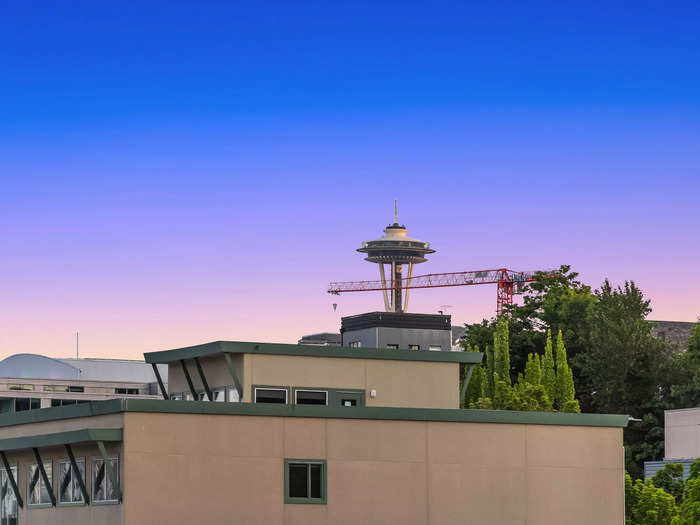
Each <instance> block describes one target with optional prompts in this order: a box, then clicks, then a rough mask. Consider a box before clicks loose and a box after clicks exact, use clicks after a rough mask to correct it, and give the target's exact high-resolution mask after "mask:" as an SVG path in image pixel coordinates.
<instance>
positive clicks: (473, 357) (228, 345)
mask: <svg viewBox="0 0 700 525" xmlns="http://www.w3.org/2000/svg"><path fill="white" fill-rule="evenodd" d="M222 353H231V354H267V355H295V356H302V357H346V358H355V359H388V360H396V361H428V362H439V363H470V364H474V363H481V360H482V357H483V354H481V353H479V352H448V351H440V352H436V351H430V350H403V349H398V350H392V349H389V348H350V347H346V346H315V345H290V344H281V343H253V342H244V341H214V342H212V343H205V344H201V345H196V346H188V347H185V348H176V349H174V350H163V351H162V352H148V353H145V354H143V356H144V358H145V359H146V362H147V363H158V364H162V363H170V362H173V361H179V360H180V359H194V358H195V357H204V356H208V355H215V354H222Z"/></svg>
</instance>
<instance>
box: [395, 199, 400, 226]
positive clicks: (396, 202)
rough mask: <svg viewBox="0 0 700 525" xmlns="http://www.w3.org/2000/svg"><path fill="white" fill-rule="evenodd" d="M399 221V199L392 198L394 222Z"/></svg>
mask: <svg viewBox="0 0 700 525" xmlns="http://www.w3.org/2000/svg"><path fill="white" fill-rule="evenodd" d="M398 223H399V200H398V199H394V224H398Z"/></svg>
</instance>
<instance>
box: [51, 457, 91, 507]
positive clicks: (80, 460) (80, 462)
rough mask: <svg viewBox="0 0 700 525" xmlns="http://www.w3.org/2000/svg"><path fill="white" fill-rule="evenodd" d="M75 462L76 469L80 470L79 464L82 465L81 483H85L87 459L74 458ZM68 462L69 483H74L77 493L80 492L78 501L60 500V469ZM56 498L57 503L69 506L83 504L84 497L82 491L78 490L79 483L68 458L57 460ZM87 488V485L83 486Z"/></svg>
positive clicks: (61, 481)
mask: <svg viewBox="0 0 700 525" xmlns="http://www.w3.org/2000/svg"><path fill="white" fill-rule="evenodd" d="M75 462H76V464H77V465H78V470H80V465H81V464H82V465H83V472H82V473H81V475H82V477H83V483H85V473H86V472H87V461H86V459H85V458H75ZM65 464H68V468H69V469H70V471H71V484H73V483H75V484H76V485H77V488H78V494H80V500H79V501H63V500H61V484H62V483H63V480H62V479H61V475H62V473H63V471H62V466H63V465H65ZM57 488H58V498H57V500H56V504H57V505H65V506H71V505H85V499H84V497H83V492H82V491H81V490H80V483H78V478H76V477H75V476H74V475H73V465H72V464H71V462H70V459H62V460H60V461H59V462H58V485H57ZM85 489H86V490H87V487H85ZM72 494H73V489H72V488H71V495H72Z"/></svg>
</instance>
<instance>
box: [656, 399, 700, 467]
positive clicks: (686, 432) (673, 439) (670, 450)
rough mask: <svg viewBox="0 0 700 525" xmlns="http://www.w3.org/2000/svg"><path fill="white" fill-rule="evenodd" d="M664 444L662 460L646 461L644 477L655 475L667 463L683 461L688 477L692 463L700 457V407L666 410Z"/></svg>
mask: <svg viewBox="0 0 700 525" xmlns="http://www.w3.org/2000/svg"><path fill="white" fill-rule="evenodd" d="M664 445H665V446H664V449H665V455H664V459H663V460H662V461H645V462H644V477H645V478H648V477H651V476H653V475H654V474H655V473H656V471H657V470H659V469H660V468H663V466H664V465H666V464H667V463H681V464H683V470H684V477H685V478H687V477H688V474H689V469H690V465H691V464H692V463H693V462H694V461H695V460H696V459H697V458H700V407H697V408H681V409H678V410H665V411H664Z"/></svg>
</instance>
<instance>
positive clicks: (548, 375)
mask: <svg viewBox="0 0 700 525" xmlns="http://www.w3.org/2000/svg"><path fill="white" fill-rule="evenodd" d="M542 386H544V390H545V392H547V396H548V397H549V400H550V401H551V402H552V405H554V399H555V397H556V390H557V378H556V375H555V373H554V356H553V355H552V331H551V330H547V342H546V343H545V345H544V356H543V357H542Z"/></svg>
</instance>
